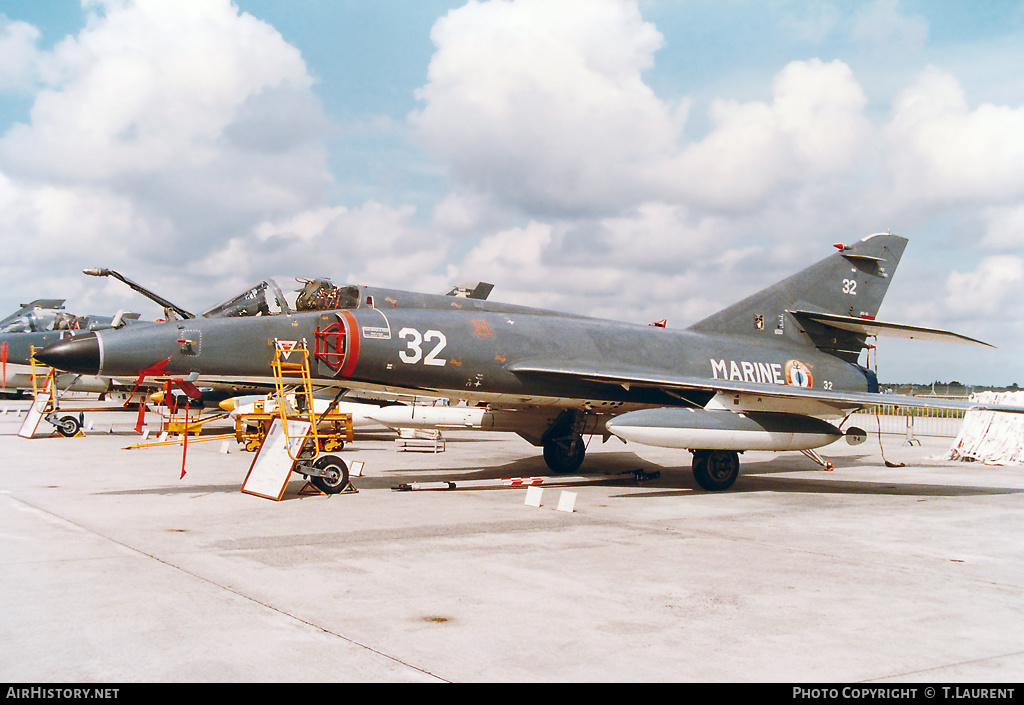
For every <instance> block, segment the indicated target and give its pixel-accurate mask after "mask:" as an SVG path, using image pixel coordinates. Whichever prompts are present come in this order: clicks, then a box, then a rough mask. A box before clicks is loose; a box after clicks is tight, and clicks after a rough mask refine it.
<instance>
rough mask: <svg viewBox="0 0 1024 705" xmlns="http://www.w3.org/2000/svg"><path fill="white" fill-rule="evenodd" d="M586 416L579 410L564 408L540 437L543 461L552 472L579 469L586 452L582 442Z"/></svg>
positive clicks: (584, 444)
mask: <svg viewBox="0 0 1024 705" xmlns="http://www.w3.org/2000/svg"><path fill="white" fill-rule="evenodd" d="M585 425H586V416H585V415H584V414H583V413H582V412H579V411H573V410H566V411H563V412H562V413H561V414H559V416H558V418H557V419H555V422H554V423H553V424H551V428H549V429H548V430H547V433H545V434H544V437H543V438H542V439H541V440H542V444H543V446H544V462H545V463H547V464H548V467H549V468H551V471H552V472H556V473H562V474H564V473H570V472H575V471H576V470H577V469H579V467H580V465H582V464H583V458H584V456H585V455H586V454H587V445H586V443H584V442H583V433H582V431H583V429H584V427H585Z"/></svg>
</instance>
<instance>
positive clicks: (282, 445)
mask: <svg viewBox="0 0 1024 705" xmlns="http://www.w3.org/2000/svg"><path fill="white" fill-rule="evenodd" d="M309 429H310V423H309V422H308V421H296V420H294V419H292V420H289V421H288V436H287V437H286V436H285V435H284V429H283V428H282V427H281V419H274V421H273V423H272V424H271V425H270V431H269V432H267V437H266V438H265V439H264V440H263V445H262V446H260V449H259V451H258V452H257V453H256V457H255V458H253V461H252V466H251V467H250V468H249V474H248V475H246V476H245V482H243V483H242V492H245V493H246V494H252V495H256V496H257V497H264V498H266V499H273V500H275V501H277V500H280V499H281V496H282V495H284V488H285V486H286V485H287V484H288V476H289V475H291V472H292V467H293V466H294V465H295V461H294V460H292V459H291V456H289V455H288V446H289V443H290V445H291V454H292V455H298V454H299V450H301V449H302V445H303V443H305V441H306V436H307V435H308V434H309Z"/></svg>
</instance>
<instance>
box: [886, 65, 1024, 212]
mask: <svg viewBox="0 0 1024 705" xmlns="http://www.w3.org/2000/svg"><path fill="white" fill-rule="evenodd" d="M886 138H887V146H888V149H889V154H890V158H889V163H890V165H891V169H892V180H893V183H894V185H895V187H896V188H897V189H898V190H899V193H900V195H901V196H902V197H903V198H904V199H908V200H924V201H929V202H950V203H964V202H968V203H971V202H973V203H992V202H998V201H1000V200H1003V199H1006V198H1020V197H1021V196H1024V107H1020V108H1011V107H1008V106H997V105H993V104H991V103H984V104H982V105H979V106H978V107H977V108H975V109H973V110H971V109H970V106H969V105H968V102H967V97H966V95H965V93H964V90H963V87H962V86H961V85H960V83H959V82H958V81H957V79H956V78H955V77H954V76H951V75H950V74H948V73H946V72H944V71H941V70H939V69H938V68H935V67H929V68H928V69H927V70H925V71H924V72H923V73H922V74H921V75H920V76H919V78H918V80H917V81H916V82H915V83H914V84H913V85H912V86H909V87H908V88H906V89H905V90H904V91H902V92H901V93H900V95H899V96H898V98H897V99H896V102H895V105H894V107H893V116H892V120H891V121H890V122H889V124H888V125H887V126H886Z"/></svg>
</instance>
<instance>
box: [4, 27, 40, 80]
mask: <svg viewBox="0 0 1024 705" xmlns="http://www.w3.org/2000/svg"><path fill="white" fill-rule="evenodd" d="M38 40H39V30H38V29H36V28H35V27H33V26H32V25H30V24H28V23H27V22H17V21H12V20H9V19H7V17H5V16H4V15H3V14H2V13H0V90H4V89H16V90H17V89H21V90H27V89H29V88H30V87H31V86H32V85H33V84H34V82H35V80H36V78H37V71H38V68H37V64H38V61H39V53H38V51H37V49H36V42H37V41H38Z"/></svg>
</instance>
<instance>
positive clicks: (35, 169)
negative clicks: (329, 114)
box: [0, 0, 330, 256]
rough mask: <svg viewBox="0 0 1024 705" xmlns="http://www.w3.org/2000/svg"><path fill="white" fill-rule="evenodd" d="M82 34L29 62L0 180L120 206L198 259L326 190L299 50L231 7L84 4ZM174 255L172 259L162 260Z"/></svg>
mask: <svg viewBox="0 0 1024 705" xmlns="http://www.w3.org/2000/svg"><path fill="white" fill-rule="evenodd" d="M88 7H89V9H90V10H92V11H93V14H91V15H90V18H89V21H88V23H87V24H86V26H85V28H84V29H83V30H82V31H81V32H80V33H79V34H78V35H77V36H74V37H68V38H66V39H65V40H63V41H61V42H59V43H58V44H57V45H56V46H55V47H54V49H53V50H52V52H47V53H46V54H45V55H42V56H41V57H40V58H39V64H40V66H42V67H43V68H41V69H40V75H41V76H42V77H43V79H44V80H45V81H46V87H45V88H44V89H42V90H40V91H39V92H38V93H37V95H36V96H35V101H34V104H33V106H32V109H31V122H30V123H29V124H16V125H14V126H13V127H11V128H10V129H9V130H8V131H7V133H6V134H4V135H3V136H2V137H0V170H3V172H4V173H6V174H7V175H8V176H9V177H10V178H12V179H18V180H22V181H23V182H24V183H32V182H50V183H61V184H75V185H77V186H79V187H89V188H92V189H96V190H105V191H107V192H108V193H109V194H110V197H111V198H127V199H129V200H131V201H132V202H133V203H134V204H135V208H136V209H137V210H138V212H139V213H140V214H145V216H146V217H147V218H149V219H151V220H153V221H162V222H165V223H168V224H170V225H171V233H172V235H173V236H174V240H173V241H172V242H166V243H163V245H164V246H165V248H166V250H168V251H174V250H175V246H186V247H192V248H196V251H197V252H201V251H203V250H205V249H206V248H208V247H209V246H210V245H211V244H214V243H215V242H216V239H217V238H220V237H224V231H230V230H231V229H244V228H247V227H249V226H251V225H252V223H253V222H254V221H255V220H257V219H259V218H262V217H265V216H266V215H267V214H270V213H274V212H288V211H292V210H295V209H298V208H302V207H306V206H308V205H310V204H311V203H313V202H315V200H316V199H317V198H322V197H323V194H324V190H325V187H326V186H327V184H328V183H329V182H330V175H329V173H328V171H327V168H326V151H325V149H324V148H323V145H322V141H321V140H319V139H318V135H319V134H321V133H322V132H323V127H324V118H323V116H322V111H321V109H320V106H319V102H318V100H317V99H316V98H315V97H314V96H313V95H312V92H311V90H310V86H311V83H312V81H311V79H310V78H309V76H308V74H307V73H306V70H305V65H304V63H303V61H302V58H301V56H300V55H299V52H298V51H297V50H296V49H295V48H294V47H292V46H290V45H288V44H287V43H286V42H284V40H283V39H282V38H281V36H280V34H278V33H277V32H276V31H275V30H274V29H273V28H272V27H270V26H269V25H267V24H265V23H263V22H260V21H258V20H256V19H255V18H253V17H251V16H249V15H244V14H239V13H238V10H237V8H236V7H234V6H233V5H232V4H231V2H229V0H187V1H182V2H175V3H166V2H161V1H159V0H135V1H133V2H127V1H124V2H121V1H118V2H103V3H90V4H89V5H88ZM172 256H173V255H172Z"/></svg>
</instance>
